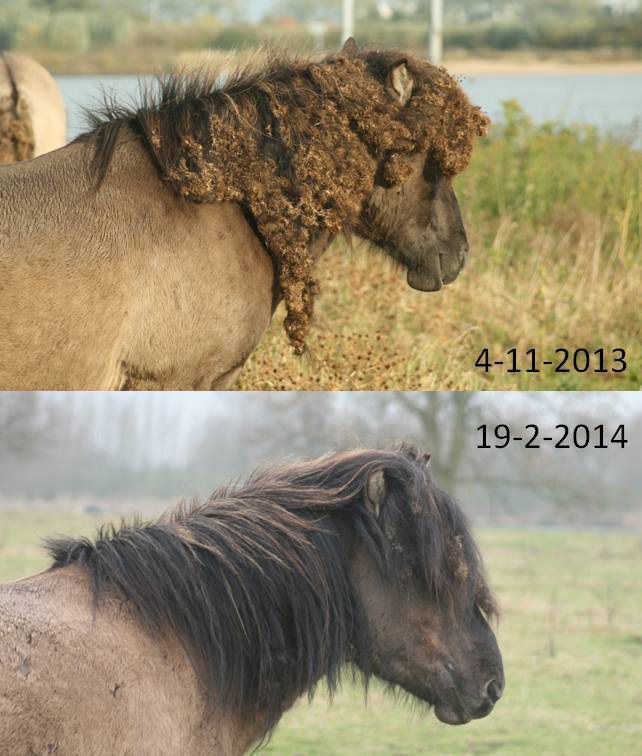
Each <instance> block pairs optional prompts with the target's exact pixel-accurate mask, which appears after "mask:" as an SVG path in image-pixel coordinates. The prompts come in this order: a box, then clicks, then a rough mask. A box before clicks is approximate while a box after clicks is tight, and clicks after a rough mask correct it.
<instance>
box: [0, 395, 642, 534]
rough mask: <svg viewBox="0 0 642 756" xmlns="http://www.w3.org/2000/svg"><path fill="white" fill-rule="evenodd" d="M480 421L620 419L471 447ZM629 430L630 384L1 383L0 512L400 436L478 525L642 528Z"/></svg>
mask: <svg viewBox="0 0 642 756" xmlns="http://www.w3.org/2000/svg"><path fill="white" fill-rule="evenodd" d="M484 422H485V423H489V424H493V425H494V424H496V423H500V422H501V423H506V424H508V425H510V426H511V427H512V429H513V431H514V432H515V433H517V431H518V429H520V428H523V425H524V424H526V423H537V424H538V425H539V426H540V428H541V430H542V432H541V435H547V434H548V435H550V434H551V432H552V431H553V430H554V427H555V425H556V424H557V423H562V422H563V423H566V424H567V425H570V426H572V425H575V424H577V423H586V424H587V425H589V426H590V427H593V426H594V425H596V424H598V423H604V424H605V426H606V430H607V432H608V436H609V438H610V435H611V434H612V433H613V432H614V431H615V429H616V427H617V425H618V424H619V423H624V424H625V427H626V437H627V439H628V441H629V443H628V444H627V445H626V447H625V449H621V448H620V447H619V446H614V447H611V448H609V449H593V448H587V449H583V450H582V449H568V450H564V449H553V448H552V445H546V446H543V447H542V448H541V449H537V450H535V449H533V450H531V449H525V448H523V446H522V445H520V444H518V443H515V444H512V443H511V444H510V445H509V446H508V447H507V448H506V449H503V450H495V449H491V450H485V449H478V448H476V445H477V444H478V443H480V442H481V436H480V434H479V433H478V432H477V430H476V429H477V427H478V426H479V425H480V424H481V423H484ZM518 435H519V434H518ZM641 439H642V396H641V395H640V394H636V393H631V394H625V393H615V392H613V393H609V394H604V393H586V394H563V393H530V394H526V393H521V394H514V393H499V392H498V393H494V394H492V395H491V394H488V393H463V392H461V393H405V394H403V393H394V392H390V393H372V394H370V393H341V392H332V393H321V392H318V393H281V394H276V393H275V394H261V393H245V394H244V393H218V394H195V395H191V394H167V393H165V394H154V393H148V394H138V395H135V396H134V395H126V394H97V393H75V394H69V393H60V394H57V393H40V394H35V393H5V394H2V395H1V396H0V512H2V511H5V512H7V511H22V512H24V511H29V510H33V511H43V510H46V511H74V512H91V513H96V512H98V513H103V512H104V513H115V512H132V511H139V512H142V513H143V514H146V515H151V514H154V513H156V512H158V511H160V510H162V509H164V508H167V507H168V506H172V504H173V503H175V502H176V501H177V500H178V499H180V498H191V497H193V496H198V497H200V498H203V497H207V496H208V495H209V493H211V491H212V490H213V489H214V488H215V487H217V486H218V485H220V484H223V483H226V482H228V481H230V480H232V479H235V478H237V477H239V476H241V477H242V476H244V475H246V474H248V473H249V472H251V470H252V469H253V468H254V467H255V466H257V465H259V464H269V462H270V460H281V459H282V458H284V457H301V456H305V457H311V456H316V455H320V454H323V453H326V452H329V451H334V450H337V449H345V448H349V447H354V446H356V445H374V446H382V445H386V444H389V443H392V442H394V441H396V440H411V441H414V442H416V443H418V444H420V445H421V446H422V448H423V449H424V450H425V451H427V452H430V453H431V454H432V460H431V465H432V469H433V474H434V476H435V478H436V479H437V481H438V483H439V484H440V485H441V486H442V487H443V488H445V489H447V490H448V491H449V492H450V493H452V494H454V495H456V496H457V497H458V498H459V500H460V501H461V503H462V504H463V506H464V508H465V510H466V511H467V512H468V514H469V515H470V516H471V517H472V519H473V520H474V522H476V523H477V524H486V525H520V526H521V525H540V526H543V525H564V524H574V525H581V526H586V527H623V526H626V527H641V526H642V497H641V493H640V492H641V491H642V468H641V465H640V451H639V450H640V440H641ZM0 522H1V521H0Z"/></svg>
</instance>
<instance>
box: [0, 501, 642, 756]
mask: <svg viewBox="0 0 642 756" xmlns="http://www.w3.org/2000/svg"><path fill="white" fill-rule="evenodd" d="M95 523H96V520H95V519H94V518H91V517H88V516H81V515H45V514H38V515H32V516H27V515H24V514H21V515H7V514H1V515H0V580H9V579H13V578H16V577H19V576H22V575H26V574H29V573H30V572H33V571H35V570H38V569H41V568H42V567H44V566H45V565H46V559H45V558H44V555H43V553H42V551H41V550H40V549H39V546H38V542H39V540H40V539H41V538H42V537H43V536H46V535H53V534H56V533H60V532H76V533H88V532H91V531H92V529H93V527H94V525H95ZM479 540H480V544H481V548H482V551H483V553H484V555H485V558H486V562H487V566H488V569H489V573H490V577H491V581H492V583H493V585H494V587H495V590H496V592H497V594H498V596H499V599H500V602H501V604H502V609H503V616H502V620H501V622H500V625H499V629H498V637H499V643H500V647H501V649H502V653H503V655H504V663H505V666H506V678H507V688H506V693H505V696H504V698H503V699H502V701H501V702H500V703H499V704H498V706H497V708H496V710H495V712H493V714H491V715H490V716H489V717H488V718H486V719H483V720H479V721H477V722H473V723H471V724H468V725H466V726H465V727H457V728H454V727H448V726H447V725H443V724H441V723H439V722H438V721H437V720H436V719H435V717H434V716H433V715H432V714H429V713H426V712H425V711H423V710H422V709H421V707H413V706H411V705H409V704H408V703H407V702H405V701H395V700H394V699H393V698H392V697H391V696H390V695H388V694H385V693H384V692H383V691H382V690H381V688H380V687H379V686H377V685H374V686H373V688H372V689H371V691H370V694H369V698H368V703H367V706H365V705H364V701H363V695H362V693H361V691H360V690H358V689H357V688H355V687H353V686H352V685H351V684H346V685H345V686H344V687H343V689H342V690H341V692H340V693H339V694H338V695H337V696H336V698H335V700H334V702H333V703H332V705H328V702H327V699H326V696H325V695H324V694H323V692H320V693H319V694H318V695H317V697H316V698H315V699H314V701H313V703H312V704H308V703H307V702H305V701H303V702H301V703H299V704H298V705H297V706H296V707H295V708H294V709H292V710H291V711H290V712H289V713H288V714H286V716H285V717H284V718H283V720H282V722H281V724H280V725H279V727H278V728H277V730H276V733H275V735H274V737H273V739H272V741H271V742H270V744H269V745H268V746H267V748H266V752H268V753H274V754H279V755H283V756H295V754H306V756H321V755H323V756H326V755H328V754H345V755H346V756H347V755H348V754H350V755H352V754H357V753H358V754H396V755H401V754H419V753H426V754H483V753H499V754H507V755H510V756H513V754H533V756H535V755H537V756H540V755H542V754H551V756H558V755H559V754H589V753H590V754H595V755H598V754H604V755H605V756H606V754H609V755H611V754H626V755H627V756H632V755H633V754H640V753H642V719H641V717H640V711H641V710H642V686H641V685H640V680H642V536H641V535H640V534H632V533H597V532H595V533H586V532H572V531H526V530H521V531H520V530H484V531H482V532H481V533H480V534H479Z"/></svg>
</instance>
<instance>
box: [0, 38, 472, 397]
mask: <svg viewBox="0 0 642 756" xmlns="http://www.w3.org/2000/svg"><path fill="white" fill-rule="evenodd" d="M486 124H487V119H486V118H485V116H483V114H481V112H480V111H479V109H478V108H475V107H473V106H472V105H471V104H470V103H469V101H468V99H467V98H466V96H465V94H464V93H463V92H462V90H461V89H460V87H459V86H458V84H457V83H456V82H455V81H454V80H453V79H452V78H451V77H450V76H449V75H448V74H447V73H446V72H445V71H444V70H443V69H437V68H435V67H434V66H431V65H430V64H428V63H426V62H425V61H421V60H419V59H413V58H411V57H410V56H407V55H405V54H403V53H399V52H394V51H366V52H360V51H358V50H357V49H356V46H354V44H348V45H347V46H346V47H345V48H344V50H343V51H342V52H341V53H339V54H338V55H335V56H330V57H328V58H326V59H324V60H323V61H320V62H313V61H303V62H301V61H298V62H297V61H294V62H292V61H282V60H277V61H273V62H272V63H270V64H269V65H267V67H266V68H265V69H264V70H261V71H259V72H251V71H250V72H248V71H242V72H240V73H239V74H236V75H234V74H230V75H229V76H228V80H227V82H226V84H225V85H224V86H223V87H221V86H220V85H218V84H217V83H216V81H215V78H211V77H210V78H208V77H205V76H203V75H202V76H196V77H191V78H190V77H182V76H178V77H174V78H171V79H170V80H169V81H167V82H165V84H163V85H162V86H161V91H160V95H159V96H158V97H157V98H155V99H154V98H152V99H149V98H148V99H147V101H144V102H143V103H142V104H141V106H140V107H139V108H137V109H135V110H127V109H124V108H120V107H118V106H108V107H107V109H106V112H105V113H104V114H102V115H97V116H96V118H95V122H94V128H93V129H92V130H91V131H90V132H88V133H87V134H85V135H84V136H82V137H81V138H80V139H79V140H77V141H76V142H75V143H73V144H71V145H69V146H67V147H65V148H63V149H62V150H59V151H56V152H54V153H50V154H48V155H46V156H43V157H41V158H38V159H37V160H35V161H31V162H26V163H20V164H16V165H10V166H7V167H3V168H2V169H0V388H2V389H134V388H143V389H148V388H149V389H151V388H155V389H218V388H225V387H228V386H230V385H231V384H232V383H233V381H234V379H235V377H236V375H237V374H238V372H239V370H240V369H241V367H242V365H243V363H244V361H245V360H246V359H247V357H248V356H249V354H250V353H251V352H252V350H253V349H254V348H255V347H256V345H257V344H258V342H259V340H260V338H261V336H262V334H263V333H264V331H265V329H266V327H267V325H268V323H269V320H270V317H271V313H272V311H273V308H274V306H275V304H276V303H277V302H278V301H279V300H280V299H283V300H284V302H285V305H286V310H287V317H286V319H285V324H284V325H285V329H286V331H287V333H288V336H289V338H290V341H291V342H292V345H293V348H294V349H295V351H296V352H298V353H301V352H302V351H303V350H304V346H305V336H306V333H307V331H308V329H309V326H310V321H311V317H312V312H313V306H314V296H315V293H316V284H315V282H314V280H313V278H312V269H313V266H314V264H315V263H316V262H317V260H318V259H319V258H320V257H321V255H322V253H323V251H324V249H325V248H326V247H327V246H328V245H329V243H330V242H331V241H332V239H333V238H334V237H335V236H336V235H337V234H339V233H347V234H350V233H355V234H358V235H359V236H361V237H363V238H365V239H367V240H369V241H370V242H372V243H373V244H375V245H377V246H379V247H380V248H382V249H383V250H384V251H385V252H386V253H387V254H388V255H389V256H390V257H391V258H392V259H393V260H395V261H396V262H397V263H398V264H399V265H400V266H401V267H402V268H403V269H404V270H405V271H406V274H407V280H408V283H409V285H410V286H412V287H413V288H415V289H418V290H421V291H436V290H438V289H440V288H441V287H442V286H443V285H445V284H448V283H450V282H452V281H453V280H454V279H455V278H456V277H457V275H458V274H459V272H460V270H461V269H462V267H463V265H464V263H465V260H466V256H467V253H468V243H467V239H466V232H465V229H464V226H463V222H462V219H461V215H460V212H459V207H458V204H457V199H456V197H455V194H454V192H453V189H452V184H451V179H452V177H453V176H454V175H455V173H457V172H458V171H460V170H463V169H464V168H465V166H466V164H467V162H468V159H469V157H470V153H471V150H472V145H473V142H474V139H475V138H476V137H477V136H478V135H480V134H483V133H484V130H485V128H486ZM346 315H347V316H348V315H349V314H346Z"/></svg>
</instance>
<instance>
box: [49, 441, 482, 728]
mask: <svg viewBox="0 0 642 756" xmlns="http://www.w3.org/2000/svg"><path fill="white" fill-rule="evenodd" d="M378 471H383V474H384V478H385V484H386V495H385V500H384V501H383V503H382V506H381V510H380V514H379V516H378V517H376V516H375V515H374V514H373V511H372V508H371V507H369V506H367V505H366V497H367V486H368V482H369V480H370V479H371V476H372V475H373V474H374V473H377V472H378ZM346 532H348V533H351V534H352V537H354V538H358V539H359V541H360V542H361V543H362V544H363V545H364V547H365V548H366V549H367V550H368V552H369V554H370V555H371V556H372V558H373V559H374V561H375V563H376V564H377V565H378V566H379V569H380V570H381V573H382V575H383V577H384V579H386V580H390V581H391V583H394V584H395V585H397V586H398V585H399V584H400V583H401V584H403V581H405V580H409V579H411V577H412V579H413V580H417V579H419V580H421V581H422V582H424V583H425V586H426V589H427V590H429V591H431V592H432V593H433V594H434V595H435V596H437V597H438V598H439V601H440V604H441V605H443V606H446V607H450V608H451V609H452V611H455V612H457V616H458V617H459V619H462V618H463V619H464V620H465V618H466V616H467V615H468V613H472V612H473V610H474V607H475V605H479V606H480V607H481V608H482V609H483V610H484V611H486V612H487V613H492V612H493V603H492V597H491V595H490V592H489V590H488V587H487V584H486V580H485V577H484V572H483V567H482V563H481V559H480V557H479V554H478V552H477V549H476V547H475V544H474V542H473V539H472V537H471V535H470V531H469V529H468V525H467V522H466V519H465V517H464V515H463V514H462V512H461V510H460V509H459V507H458V506H457V505H456V504H455V502H454V501H453V500H452V499H450V497H448V496H447V495H446V494H445V493H444V492H442V491H441V490H439V489H438V488H437V487H436V486H435V485H434V484H433V483H432V481H431V480H430V478H429V475H428V474H427V472H426V467H425V464H424V461H423V455H421V454H419V452H418V451H417V450H416V449H415V448H413V447H409V446H404V447H401V448H400V449H398V450H395V451H377V450H357V451H352V452H345V453H340V454H332V455H328V456H325V457H322V458H320V459H317V460H314V461H310V462H300V463H294V464H288V465H283V466H281V467H275V468H269V469H265V470H262V471H259V472H256V473H255V474H254V475H252V477H250V479H249V480H248V481H247V483H245V484H244V485H239V486H234V487H229V488H223V489H220V490H218V491H216V492H215V493H214V494H213V495H212V496H211V498H210V499H209V500H208V501H206V502H205V503H204V504H198V503H194V504H192V505H190V506H180V507H179V508H177V509H176V510H175V511H173V512H171V513H170V514H168V515H167V516H164V517H163V518H161V519H160V520H159V521H157V522H154V523H147V524H143V523H140V522H135V523H133V524H131V525H127V524H121V526H120V527H113V526H112V527H108V528H103V529H101V530H100V531H99V533H98V536H97V538H96V540H95V541H94V542H91V541H89V540H87V539H78V540H76V539H59V540H53V541H49V542H48V550H49V553H50V554H51V556H52V558H53V566H54V567H64V566H66V565H69V564H72V563H78V564H80V565H82V567H83V568H84V569H86V570H87V571H88V573H89V574H90V576H91V579H92V582H93V589H94V595H95V599H96V601H97V602H98V603H100V601H101V599H102V598H103V596H104V595H105V591H106V590H107V589H110V590H112V591H114V590H115V591H116V593H117V594H119V595H121V596H123V597H124V598H126V599H127V600H129V601H130V602H131V604H132V605H133V606H134V607H135V609H136V611H137V613H138V615H139V617H140V619H141V621H142V623H143V624H144V626H145V627H146V628H147V629H148V630H149V631H150V632H151V633H154V634H160V633H170V634H174V635H176V636H177V637H178V638H179V639H180V641H181V642H182V644H183V646H184V648H185V650H186V653H187V654H188V656H189V658H190V660H191V662H192V664H193V666H194V669H195V671H196V672H197V674H198V676H199V679H200V680H201V682H202V685H203V689H204V692H205V695H206V698H207V700H208V702H209V703H210V704H211V705H212V706H214V707H221V708H223V709H224V710H230V711H235V712H239V711H240V712H241V713H242V714H243V715H246V716H257V715H260V716H267V725H266V733H267V732H269V731H270V729H271V728H272V727H273V726H274V725H275V724H276V722H277V721H278V719H279V717H280V715H281V714H282V711H283V709H284V707H286V706H287V705H290V704H291V703H292V701H293V700H294V699H295V698H296V697H298V696H300V695H302V694H304V693H307V694H308V695H310V696H312V694H313V692H314V690H315V686H316V684H317V683H318V681H319V680H321V679H322V678H325V679H326V680H327V683H328V686H329V689H330V691H333V690H334V689H335V688H336V686H337V684H338V682H339V680H340V675H341V670H342V668H343V667H344V665H345V664H346V663H348V662H350V663H353V664H355V665H356V667H357V668H359V669H360V670H361V671H362V672H363V675H364V678H365V680H366V681H367V679H368V676H369V670H370V662H369V658H370V656H369V655H370V641H369V630H368V627H367V624H366V623H365V622H364V617H363V611H362V608H361V605H360V602H359V599H358V598H357V595H356V591H355V588H354V585H353V583H352V580H351V576H350V567H349V554H348V548H347V546H346V543H345V537H344V536H345V533H346ZM391 532H394V533H395V536H394V537H392V538H391V537H390V533H391ZM342 534H343V535H342ZM402 546H403V547H402ZM464 578H465V579H464Z"/></svg>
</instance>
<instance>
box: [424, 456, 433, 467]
mask: <svg viewBox="0 0 642 756" xmlns="http://www.w3.org/2000/svg"><path fill="white" fill-rule="evenodd" d="M430 457H431V455H430V454H424V464H425V465H426V466H427V465H428V463H429V462H430Z"/></svg>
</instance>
